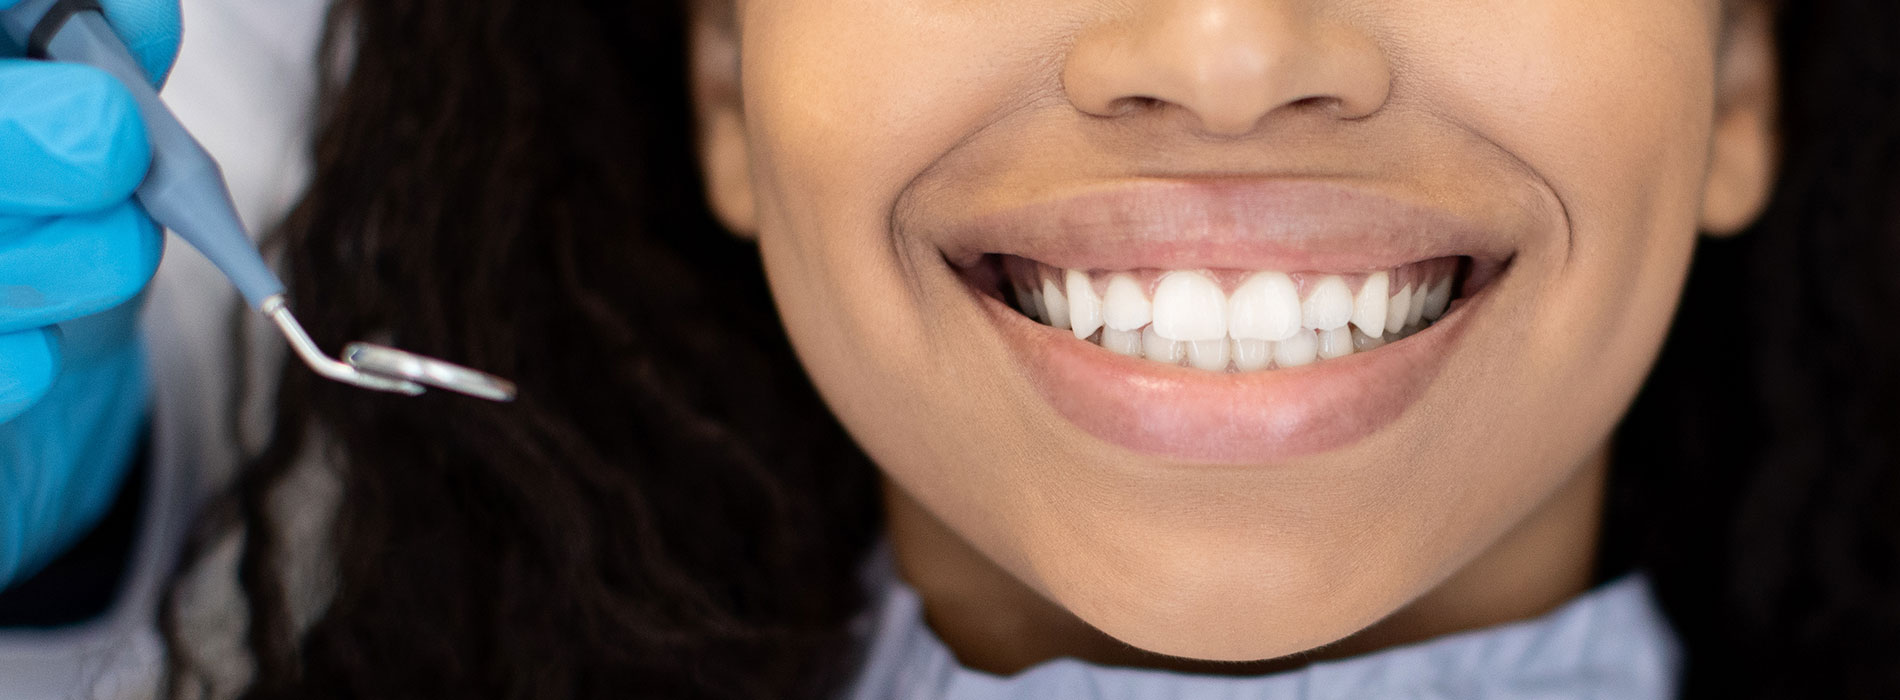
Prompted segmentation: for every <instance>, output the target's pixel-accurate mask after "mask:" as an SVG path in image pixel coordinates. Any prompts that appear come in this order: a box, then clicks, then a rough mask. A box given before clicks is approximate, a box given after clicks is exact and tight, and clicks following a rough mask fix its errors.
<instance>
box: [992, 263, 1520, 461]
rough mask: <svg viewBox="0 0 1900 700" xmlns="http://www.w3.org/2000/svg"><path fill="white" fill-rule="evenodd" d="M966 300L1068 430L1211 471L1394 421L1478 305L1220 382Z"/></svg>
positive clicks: (1331, 443)
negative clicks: (1401, 333) (1325, 354)
mask: <svg viewBox="0 0 1900 700" xmlns="http://www.w3.org/2000/svg"><path fill="white" fill-rule="evenodd" d="M977 296H978V298H979V299H980V300H981V303H982V304H983V306H984V310H985V311H986V312H987V313H988V314H989V316H990V318H991V320H992V321H993V322H994V323H995V324H996V326H997V328H999V329H1000V330H1001V331H1002V333H1003V336H1004V337H1005V338H1006V339H1007V340H1008V342H1009V343H1010V345H1012V346H1013V347H1014V348H1015V349H1016V353H1017V356H1018V357H1019V358H1021V364H1022V366H1023V368H1024V370H1025V371H1026V372H1027V373H1028V374H1029V377H1030V380H1031V382H1032V383H1033V384H1034V385H1035V387H1036V389H1037V391H1039V392H1040V393H1041V394H1042V396H1043V398H1044V400H1046V401H1048V402H1049V404H1050V405H1051V406H1053V407H1054V408H1055V410H1056V412H1057V413H1060V414H1061V415H1062V416H1063V417H1064V418H1066V419H1067V420H1068V421H1069V422H1070V423H1073V424H1075V425H1076V426H1077V427H1079V428H1081V429H1082V430H1083V431H1085V432H1087V433H1089V434H1091V435H1094V436H1095V437H1096V438H1099V439H1101V440H1103V441H1105V442H1108V443H1111V444H1115V445H1119V446H1121V447H1124V448H1127V449H1129V450H1133V451H1135V452H1141V453H1146V454H1151V455H1156V456H1162V457H1168V458H1174V459H1179V460H1186V461H1194V462H1206V463H1217V464H1260V463H1269V462H1278V461H1283V460H1288V459H1293V458H1296V457H1301V456H1305V455H1311V454H1316V453H1320V452H1326V451H1330V450H1334V449H1338V448H1341V447H1345V446H1347V445H1351V444H1353V443H1355V442H1358V441H1360V440H1362V439H1364V438H1365V437H1366V436H1368V435H1371V434H1372V433H1374V432H1377V431H1378V430H1379V429H1380V428H1382V427H1384V426H1386V425H1388V424H1390V423H1392V422H1393V421H1394V420H1397V419H1398V417H1399V416H1401V415H1403V414H1404V413H1405V411H1406V409H1407V408H1409V407H1411V406H1412V404H1414V403H1416V402H1417V401H1418V399H1419V397H1420V396H1422V395H1423V394H1424V393H1425V389H1426V387H1428V386H1430V385H1431V383H1432V380H1433V379H1434V378H1435V377H1437V376H1438V374H1439V372H1440V370H1441V369H1443V367H1444V365H1445V362H1446V360H1447V358H1448V357H1449V355H1450V350H1451V348H1452V346H1453V345H1455V344H1456V343H1457V342H1458V338H1459V337H1460V336H1461V335H1462V334H1463V329H1464V327H1465V325H1466V323H1465V319H1466V317H1469V316H1471V315H1472V313H1471V312H1472V311H1473V310H1474V309H1473V308H1472V304H1471V303H1470V302H1475V301H1478V298H1477V297H1474V298H1473V299H1469V300H1461V301H1460V302H1459V303H1457V304H1456V305H1454V307H1453V309H1452V311H1451V313H1448V314H1446V315H1445V317H1444V318H1442V319H1439V320H1438V321H1437V322H1436V323H1434V324H1432V326H1431V327H1429V328H1426V329H1424V330H1422V331H1419V332H1418V333H1416V334H1414V335H1412V336H1410V337H1408V338H1405V339H1404V340H1400V341H1398V342H1395V343H1391V344H1389V345H1386V346H1383V347H1380V348H1378V349H1375V350H1371V351H1368V352H1363V353H1355V354H1353V355H1349V356H1347V357H1342V358H1339V359H1335V360H1321V361H1319V362H1317V363H1315V364H1311V365H1307V366H1304V367H1295V368H1291V369H1275V370H1265V371H1259V372H1244V373H1221V372H1208V371H1205V370H1197V369H1190V368H1185V367H1176V366H1173V365H1164V364H1161V363H1159V362H1153V361H1150V360H1145V359H1141V358H1134V357H1127V356H1123V355H1118V354H1116V353H1113V352H1110V351H1109V350H1107V349H1104V348H1102V347H1100V346H1097V345H1095V344H1093V343H1089V342H1087V341H1082V340H1077V339H1076V337H1075V335H1074V334H1072V333H1070V332H1068V331H1065V330H1061V329H1057V328H1054V327H1052V326H1045V325H1042V324H1040V323H1037V322H1035V321H1032V320H1030V319H1029V318H1028V317H1026V316H1023V315H1022V314H1020V313H1018V312H1017V311H1016V310H1014V309H1011V308H1010V307H1009V306H1007V305H1005V304H1004V303H1003V302H1002V301H1000V300H998V299H995V298H993V297H990V296H988V295H982V294H978V295H977ZM1478 296H1479V297H1482V296H1483V294H1482V291H1480V293H1479V295H1478Z"/></svg>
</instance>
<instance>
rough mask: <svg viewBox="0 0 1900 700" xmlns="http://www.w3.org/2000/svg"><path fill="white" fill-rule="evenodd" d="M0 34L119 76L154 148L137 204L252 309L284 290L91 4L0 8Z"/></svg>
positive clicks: (215, 174)
mask: <svg viewBox="0 0 1900 700" xmlns="http://www.w3.org/2000/svg"><path fill="white" fill-rule="evenodd" d="M49 11H50V13H49ZM62 15H63V17H62ZM0 30H4V32H5V33H6V35H7V38H8V39H11V40H12V41H13V42H14V43H16V44H17V45H19V46H20V47H23V48H25V49H26V53H27V56H28V57H31V58H49V59H53V60H57V61H68V62H72V63H83V64H86V65H89V66H92V67H94V68H98V69H100V70H103V71H105V72H107V73H109V74H111V75H112V77H114V78H118V79H119V82H120V83H123V84H124V85H125V87H126V89H128V90H130V91H131V92H132V98H133V99H134V100H136V101H137V102H138V108H139V116H140V117H142V118H144V120H145V129H146V134H147V135H148V137H149V139H148V140H149V141H150V142H151V147H152V168H151V170H150V171H149V172H148V173H147V174H146V176H145V181H144V182H142V183H140V184H139V187H138V190H137V192H136V193H135V195H134V196H135V197H136V198H137V199H138V201H139V204H141V205H143V206H144V207H145V211H146V213H148V214H150V215H151V217H152V220H154V221H157V222H158V223H159V224H160V225H162V226H164V227H165V228H169V229H171V230H172V231H173V232H175V233H177V234H178V236H179V237H180V238H183V239H185V241H186V242H188V243H190V244H191V246H192V247H193V248H197V249H198V252H200V253H204V256H205V257H206V258H208V259H210V260H211V264H213V265H216V266H217V268H218V270H219V271H221V272H223V273H224V276H225V277H228V278H230V280H231V283H232V284H234V285H236V286H237V289H238V292H239V293H241V294H243V295H244V300H245V302H246V303H248V304H249V305H250V306H251V308H260V309H261V308H262V307H263V305H264V300H265V299H268V298H270V297H273V296H276V295H279V294H282V293H284V283H283V282H281V281H279V280H278V279H277V275H276V274H274V273H272V272H271V269H270V266H269V265H267V264H266V263H265V262H264V257H263V256H262V255H261V254H259V253H258V252H257V247H256V246H255V245H254V244H252V243H251V238H250V236H248V235H246V234H245V232H244V225H243V223H241V220H240V219H239V218H238V214H237V206H236V205H235V204H233V203H232V201H231V192H230V190H229V189H226V187H225V184H224V173H223V171H222V170H221V169H219V167H218V163H217V161H215V160H213V159H212V158H211V154H210V153H207V152H205V149H204V146H201V145H199V143H198V140H197V139H195V138H192V136H191V134H190V133H189V132H187V131H185V127H184V125H183V124H180V123H178V117H177V116H176V115H173V114H172V111H171V110H170V109H168V108H167V107H166V106H165V103H164V102H161V101H160V100H159V99H158V91H157V90H154V89H153V88H152V84H151V83H150V82H149V81H148V79H147V78H146V76H145V70H144V69H143V68H141V67H140V66H139V62H138V60H137V59H135V58H133V57H132V53H131V52H130V51H127V50H126V48H125V44H123V43H121V42H120V41H119V37H118V35H117V34H115V33H113V31H112V27H111V26H109V25H107V24H106V18H105V15H104V14H102V13H101V11H100V10H99V5H98V3H97V2H96V0H82V1H81V2H73V1H72V0H21V2H20V3H19V4H18V5H15V6H13V7H12V8H11V9H8V10H3V11H0Z"/></svg>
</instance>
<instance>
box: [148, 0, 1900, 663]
mask: <svg viewBox="0 0 1900 700" xmlns="http://www.w3.org/2000/svg"><path fill="white" fill-rule="evenodd" d="M692 1H693V0H642V1H639V2H619V1H613V0H484V1H481V2H471V1H469V0H377V1H374V2H371V1H368V0H338V2H337V6H336V7H335V9H334V10H333V14H332V21H331V34H330V36H329V39H328V41H326V49H325V55H324V56H325V59H326V60H325V61H324V62H323V63H322V65H323V66H325V68H324V73H323V76H322V78H323V79H322V81H321V90H322V94H321V99H320V102H319V104H321V105H322V109H321V114H320V120H319V124H318V131H317V134H318V138H317V141H316V154H315V155H316V171H315V177H314V180H313V182H312V183H311V185H310V188H309V190H308V192H307V193H306V194H305V196H304V197H303V199H302V201H301V202H300V204H299V205H298V206H297V207H296V208H295V210H294V211H293V212H292V214H291V215H290V217H289V219H288V221H287V222H286V224H285V226H284V227H283V229H282V231H281V234H282V238H281V243H282V244H283V246H284V257H285V260H286V262H287V265H288V268H289V270H288V272H289V278H290V279H291V280H292V284H293V289H292V298H293V299H295V298H307V299H321V300H323V302H324V303H323V305H322V306H321V307H314V308H308V309H300V310H299V312H300V315H301V316H302V317H303V318H304V320H305V321H306V322H307V323H308V324H309V326H310V330H311V332H312V334H313V335H315V336H317V338H318V339H319V341H320V342H323V343H325V344H327V345H335V344H338V343H340V342H342V341H345V340H348V339H352V338H357V337H364V336H375V335H382V336H385V337H388V338H389V339H391V340H392V341H393V342H395V343H396V344H398V345H401V346H403V347H406V348H412V349H415V350H418V351H422V352H426V353H430V354H434V355H438V356H443V357H447V358H450V359H453V360H456V361H460V362H464V363H467V364H470V365H473V366H476V367H481V368H484V369H489V370H492V371H496V372H499V373H502V374H505V375H509V376H511V377H513V378H515V379H517V380H519V382H520V385H521V387H522V396H521V399H520V401H518V402H517V403H515V404H511V405H494V404H488V403H484V402H479V401H471V400H464V399H458V398H454V397H443V396H425V397H422V398H420V399H409V398H393V397H376V396H368V395H365V394H364V393H362V392H361V391H359V390H354V389H350V388H347V387H342V386H340V385H337V384H333V383H327V382H323V381H321V380H318V379H315V378H313V377H312V376H311V375H310V374H308V373H307V372H305V371H303V370H302V369H301V368H298V367H289V368H287V369H286V370H285V371H284V372H283V373H282V376H281V387H280V389H279V395H278V398H277V414H276V421H275V426H274V433H273V435H272V436H271V440H270V443H269V446H268V448H267V449H265V450H264V451H263V452H262V453H260V454H258V455H256V456H255V457H254V458H253V459H252V460H250V462H249V463H248V464H247V465H246V468H245V469H244V470H243V471H242V473H241V474H240V476H239V478H238V479H237V481H236V483H235V485H234V486H233V487H232V488H231V490H230V491H229V492H228V493H227V494H225V495H224V496H223V497H222V498H221V499H219V500H218V501H217V502H216V503H214V506H213V507H212V508H210V509H209V511H208V513H207V514H206V516H205V519H204V522H203V523H202V524H201V527H200V528H199V530H198V532H197V533H196V535H195V537H194V538H193V540H192V542H191V546H190V549H191V551H189V552H188V553H187V557H188V561H191V560H196V559H199V558H202V556H203V555H204V553H205V552H206V551H208V550H209V548H210V543H211V542H214V541H216V540H217V539H218V538H220V537H221V536H224V535H226V534H228V533H229V532H231V531H232V530H233V529H234V528H241V529H242V531H244V532H246V533H247V536H246V537H245V538H244V539H243V543H244V544H243V550H242V557H241V566H240V577H241V581H242V584H243V589H244V592H245V598H246V603H247V604H248V607H249V612H250V621H251V623H250V627H249V631H248V635H249V639H248V642H249V645H250V648H251V651H252V652H253V654H254V656H255V660H256V663H257V673H256V676H255V681H254V684H253V686H252V687H251V689H250V690H249V696H250V697H253V698H304V697H352V698H369V697H405V698H444V697H480V698H519V699H528V698H546V699H554V698H561V699H567V698H628V697H640V698H735V699H736V698H753V699H759V698H771V699H773V700H780V699H785V698H819V697H825V696H827V695H828V694H831V693H835V692H836V690H837V688H838V685H839V683H840V682H841V681H842V679H844V678H845V677H846V675H847V674H848V673H849V672H850V670H851V667H852V665H853V664H854V663H855V662H854V660H852V659H850V658H848V657H849V653H850V652H849V650H850V648H851V647H850V643H851V638H850V632H849V628H848V622H849V621H850V620H851V619H852V617H853V616H854V615H855V614H857V613H858V612H859V611H860V609H861V608H862V607H863V605H864V601H863V600H862V599H861V598H862V592H861V591H860V589H859V582H858V580H857V568H858V566H859V565H860V560H861V558H862V557H863V556H864V554H865V552H866V551H867V549H868V547H869V545H870V544H871V543H872V542H873V541H874V539H875V537H876V536H877V534H876V533H877V532H878V528H879V517H880V514H879V512H878V501H877V487H876V477H875V472H874V470H873V469H872V468H871V467H870V465H869V464H868V463H867V460H866V459H865V458H864V457H863V456H862V454H861V453H859V452H858V450H857V449H856V448H855V447H854V446H853V445H852V444H851V442H850V440H849V439H848V438H847V436H846V435H845V434H844V432H843V431H842V430H841V429H840V427H839V426H838V425H837V424H836V423H835V421H834V420H833V419H832V418H831V417H830V414H829V412H828V411H827V410H826V409H825V408H824V406H823V405H822V404H821V403H820V401H819V399H818V397H817V396H816V394H815V392H814V391H813V390H812V388H811V387H810V386H809V384H808V380H807V379H806V378H805V377H804V375H803V373H802V371H801V370H800V368H799V366H798V364H797V362H796V361H795V360H794V358H793V356H792V353H791V350H790V347H789V345H788V343H787V341H786V339H785V337H784V335H783V330H782V329H781V328H780V326H779V324H778V321H777V317H776V315H775V313H774V311H773V308H772V305H771V301H770V299H769V298H768V294H767V290H766V288H765V284H764V281H763V274H762V271H761V269H760V264H759V260H758V255H757V251H756V249H755V248H753V247H752V246H750V245H749V244H747V243H744V242H742V241H740V240H737V239H736V238H734V237H733V236H730V235H728V234H726V233H725V232H724V231H722V230H721V229H720V228H719V226H718V225H717V224H716V223H715V222H714V221H713V220H712V218H711V217H710V215H709V214H708V212H707V208H706V205H705V203H704V200H703V195H702V193H701V192H700V191H699V170H698V163H697V161H696V159H695V154H694V148H693V139H692V133H693V119H692V114H691V111H690V110H691V105H690V101H689V93H688V86H687V84H686V77H687V66H686V59H687V56H686V48H687V47H686V45H685V42H686V36H687V32H685V31H684V30H683V28H684V27H685V26H686V24H685V23H686V21H687V14H688V13H689V12H690V11H692V9H693V8H692V7H691V6H690V5H691V3H692ZM1776 14H1777V20H1778V25H1777V33H1778V41H1779V48H1780V69H1781V75H1782V85H1783V86H1784V87H1783V95H1782V108H1781V112H1780V114H1781V118H1782V120H1783V124H1782V127H1783V134H1784V147H1785V150H1784V153H1785V157H1784V165H1783V172H1782V176H1781V182H1780V185H1779V189H1778V191H1777V195H1776V197H1775V199H1774V201H1773V203H1772V205H1771V207H1770V209H1769V211H1768V212H1767V214H1766V215H1765V216H1764V218H1763V219H1762V220H1761V221H1760V222H1759V223H1758V224H1757V225H1756V226H1755V227H1754V228H1753V230H1751V231H1749V232H1748V233H1746V234H1744V235H1742V236H1739V237H1736V238H1734V239H1732V240H1727V241H1714V242H1709V243H1705V244H1703V246H1702V248H1701V250H1700V252H1699V253H1698V254H1697V258H1696V261H1695V264H1694V269H1693V272H1692V274H1691V278H1690V282H1689V287H1688V290H1687V292H1686V295H1685V297H1684V300H1683V303H1682V312H1681V318H1680V320H1679V321H1678V322H1677V324H1676V326H1675V328H1674V330H1673V332H1672V334H1671V336H1670V339H1669V341H1668V343H1667V345H1666V347H1665V349H1664V353H1663V357H1662V359H1661V361H1660V363H1659V365H1658V366H1657V368H1656V369H1655V372H1654V375H1653V376H1652V377H1651V378H1650V380H1649V382H1648V384H1647V385H1646V386H1645V389H1644V391H1643V393H1642V395H1641V397H1640V398H1639V399H1638V401H1637V404H1636V406H1635V407H1634V408H1633V409H1632V411H1631V413H1630V414H1629V415H1628V417H1627V419H1626V420H1625V421H1624V424H1623V426H1622V427H1621V428H1620V431H1619V433H1618V435H1617V443H1616V445H1617V449H1616V459H1615V466H1614V468H1613V475H1612V486H1611V499H1610V506H1609V508H1610V512H1609V514H1608V517H1607V518H1606V521H1607V523H1608V525H1607V532H1606V533H1605V537H1604V541H1603V547H1604V551H1603V556H1602V557H1601V562H1602V569H1603V571H1602V575H1603V576H1605V577H1607V576H1609V575H1611V574H1613V573H1615V572H1618V571H1623V570H1627V569H1629V568H1631V567H1640V568H1643V569H1644V570H1646V571H1647V572H1648V573H1649V575H1650V577H1651V578H1652V580H1653V582H1654V583H1655V585H1656V589H1657V591H1658V594H1659V597H1660V598H1661V601H1662V603H1663V606H1664V608H1665V610H1666V612H1667V613H1668V615H1669V617H1670V618H1671V621H1672V622H1673V624H1674V625H1675V627H1676V629H1677V631H1678V632H1679V633H1680V634H1681V636H1682V638H1683V640H1684V642H1685V644H1686V647H1687V652H1688V655H1687V668H1686V671H1687V676H1686V686H1685V689H1684V691H1685V694H1686V696H1687V697H1693V698H1771V697H1772V698H1818V697H1829V698H1849V697H1856V698H1858V697H1864V698H1876V697H1883V698H1890V697H1900V477H1897V476H1896V475H1897V474H1900V471H1897V470H1896V468H1895V467H1896V460H1900V347H1896V345H1897V344H1900V52H1897V49H1900V4H1895V3H1893V2H1891V0H1809V1H1805V2H1804V1H1802V0H1787V1H1786V2H1784V3H1781V4H1780V5H1778V6H1777V9H1776ZM312 445H317V446H320V448H321V449H323V450H325V451H327V453H328V455H329V456H330V457H331V459H330V460H329V461H330V462H331V463H332V464H334V465H335V468H336V469H338V470H339V471H338V476H339V477H340V478H341V481H342V484H343V496H342V506H341V510H340V512H339V514H338V519H337V521H336V525H335V527H334V531H333V533H332V536H333V539H334V544H335V554H336V562H335V564H336V567H337V569H336V572H335V573H336V583H337V588H336V593H335V597H334V600H333V602H332V603H331V604H330V605H329V606H328V608H327V609H326V610H325V611H324V612H323V613H322V614H321V615H320V616H319V617H318V618H317V620H316V622H315V623H314V626H312V627H311V628H310V629H309V630H308V631H307V633H301V634H300V633H299V632H298V630H297V628H296V627H295V625H294V624H293V622H292V619H291V616H290V613H289V611H288V606H287V594H286V591H285V590H284V584H283V579H282V575H281V571H282V567H283V566H284V562H283V556H284V554H285V553H284V552H283V551H281V548H280V546H279V544H278V542H279V540H280V538H279V537H278V536H276V533H278V532H279V531H280V530H281V524H280V523H279V520H278V518H277V517H276V516H274V514H273V511H272V510H271V508H270V507H269V506H268V504H269V503H270V502H271V501H272V498H273V492H274V489H275V488H276V487H277V486H278V485H279V484H280V482H282V481H283V479H284V477H285V476H286V474H287V473H289V471H290V469H291V465H292V463H293V459H294V457H295V456H296V455H298V454H299V453H301V452H303V451H304V450H306V449H308V448H309V447H311V446H312ZM278 497H281V494H279V495H278ZM187 573H188V572H187ZM175 598H176V596H174V599H175ZM176 606H177V604H176V603H175V602H174V603H173V604H172V606H171V608H170V609H168V611H167V621H166V629H167V630H168V635H170V636H171V638H172V642H173V645H174V647H177V646H178V645H179V644H180V642H181V640H179V639H178V636H179V632H178V631H177V627H178V625H177V622H176V620H175V619H174V618H176V617H177V613H176ZM173 660H174V669H173V671H174V680H175V682H176V688H175V689H177V690H181V691H183V690H189V688H190V686H191V684H190V683H189V681H190V679H192V678H193V677H194V675H195V672H194V669H193V668H192V664H191V662H190V660H189V656H188V655H186V654H174V655H173Z"/></svg>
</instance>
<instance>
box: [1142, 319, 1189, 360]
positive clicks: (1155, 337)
mask: <svg viewBox="0 0 1900 700" xmlns="http://www.w3.org/2000/svg"><path fill="white" fill-rule="evenodd" d="M1141 354H1142V355H1144V356H1146V357H1147V358H1148V359H1150V360H1154V361H1156V362H1166V363H1169V364H1179V363H1180V362H1181V358H1182V357H1183V356H1185V355H1187V348H1185V347H1182V343H1181V341H1178V340H1169V339H1167V338H1163V337H1161V334H1160V333H1156V332H1155V327H1154V326H1149V327H1147V328H1143V329H1141Z"/></svg>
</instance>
